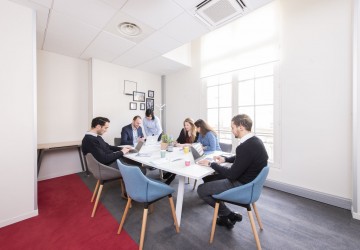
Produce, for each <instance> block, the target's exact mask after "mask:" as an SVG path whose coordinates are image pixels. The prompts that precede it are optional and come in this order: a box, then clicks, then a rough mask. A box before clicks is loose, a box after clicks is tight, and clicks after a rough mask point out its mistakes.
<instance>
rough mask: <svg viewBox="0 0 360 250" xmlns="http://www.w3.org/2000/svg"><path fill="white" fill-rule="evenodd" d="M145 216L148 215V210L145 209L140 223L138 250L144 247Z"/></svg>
mask: <svg viewBox="0 0 360 250" xmlns="http://www.w3.org/2000/svg"><path fill="white" fill-rule="evenodd" d="M147 214H148V209H147V208H144V213H143V221H142V226H141V234H140V245H139V250H142V249H143V247H144V239H145V229H146V220H147Z"/></svg>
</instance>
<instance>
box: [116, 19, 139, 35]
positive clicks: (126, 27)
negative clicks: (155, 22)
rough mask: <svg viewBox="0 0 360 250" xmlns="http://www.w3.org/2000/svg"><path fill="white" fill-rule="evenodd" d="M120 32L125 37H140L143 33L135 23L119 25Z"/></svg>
mask: <svg viewBox="0 0 360 250" xmlns="http://www.w3.org/2000/svg"><path fill="white" fill-rule="evenodd" d="M118 30H119V32H120V33H121V34H123V35H125V36H138V35H140V33H141V29H140V27H139V26H137V25H136V24H134V23H129V22H123V23H120V24H119V25H118Z"/></svg>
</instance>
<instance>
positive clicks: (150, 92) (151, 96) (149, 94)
mask: <svg viewBox="0 0 360 250" xmlns="http://www.w3.org/2000/svg"><path fill="white" fill-rule="evenodd" d="M148 97H149V98H154V91H153V90H149V91H148Z"/></svg>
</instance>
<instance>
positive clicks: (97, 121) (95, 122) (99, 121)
mask: <svg viewBox="0 0 360 250" xmlns="http://www.w3.org/2000/svg"><path fill="white" fill-rule="evenodd" d="M107 122H110V120H109V119H108V118H106V117H100V116H99V117H95V118H94V119H92V121H91V128H95V127H96V126H97V125H100V126H101V127H102V126H104V125H105V123H107Z"/></svg>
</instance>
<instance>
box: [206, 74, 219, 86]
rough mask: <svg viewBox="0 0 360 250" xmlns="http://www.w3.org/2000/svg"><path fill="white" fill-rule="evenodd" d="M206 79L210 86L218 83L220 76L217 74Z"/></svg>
mask: <svg viewBox="0 0 360 250" xmlns="http://www.w3.org/2000/svg"><path fill="white" fill-rule="evenodd" d="M204 81H205V82H206V84H207V86H208V87H210V86H215V85H218V77H217V76H211V77H207V78H205V79H204Z"/></svg>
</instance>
